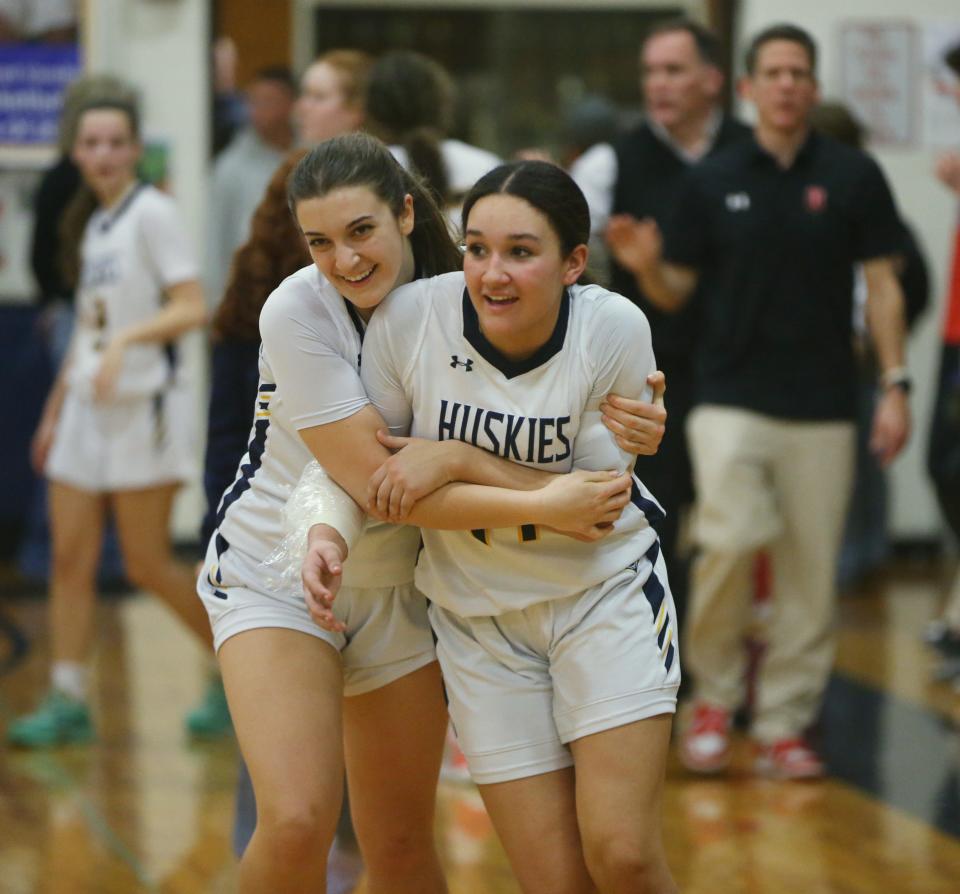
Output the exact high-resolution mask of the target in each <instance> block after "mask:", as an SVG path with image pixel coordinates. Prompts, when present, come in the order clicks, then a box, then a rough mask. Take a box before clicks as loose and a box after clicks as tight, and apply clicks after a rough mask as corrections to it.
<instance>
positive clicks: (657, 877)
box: [570, 714, 677, 894]
mask: <svg viewBox="0 0 960 894" xmlns="http://www.w3.org/2000/svg"><path fill="white" fill-rule="evenodd" d="M672 719H673V715H670V714H662V715H660V716H658V717H652V718H650V719H648V720H640V721H637V722H636V723H629V724H626V725H625V726H619V727H616V728H615V729H611V730H606V731H604V732H602V733H597V734H595V735H592V736H584V737H583V738H582V739H578V740H577V741H575V742H572V743H571V745H570V748H571V750H572V751H573V757H574V761H575V762H576V768H577V769H576V773H577V816H578V818H579V823H580V835H581V837H582V839H583V852H584V855H585V857H586V861H587V865H588V866H589V867H590V874H591V876H592V877H593V879H594V881H595V882H596V884H597V887H598V888H599V889H600V891H601V892H603V894H676V891H677V886H676V885H675V884H674V881H673V879H672V878H671V876H670V870H669V868H668V867H667V860H666V855H665V854H664V850H663V837H662V830H661V812H662V800H663V779H664V769H665V765H666V759H667V749H668V747H669V744H670V725H671V722H672Z"/></svg>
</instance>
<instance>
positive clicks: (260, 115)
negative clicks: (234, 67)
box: [206, 67, 297, 304]
mask: <svg viewBox="0 0 960 894" xmlns="http://www.w3.org/2000/svg"><path fill="white" fill-rule="evenodd" d="M296 95H297V93H296V86H295V85H294V82H293V78H292V76H291V74H290V72H289V71H288V70H287V69H286V68H279V67H278V68H264V69H262V70H261V71H259V72H257V74H256V75H254V77H253V80H252V81H251V82H250V85H249V87H248V88H247V104H248V107H249V111H250V123H249V126H248V127H247V128H245V129H244V130H243V131H241V132H240V133H239V134H238V135H237V136H236V137H234V139H233V141H232V142H231V143H230V145H229V146H228V147H227V148H226V149H224V151H223V152H222V153H221V154H220V156H219V157H218V158H217V160H216V163H215V164H214V166H213V178H212V183H211V188H210V215H209V220H208V223H209V236H208V244H207V265H206V266H207V292H208V296H209V300H210V301H211V302H213V303H215V304H216V303H218V302H219V301H220V298H221V297H222V295H223V288H224V285H225V284H226V279H227V273H228V272H229V270H230V262H231V260H232V259H233V253H234V252H235V251H236V250H237V248H238V247H239V246H240V245H242V244H243V243H244V242H245V241H246V238H247V236H248V234H249V232H250V218H251V217H253V212H254V210H255V209H256V207H257V204H258V203H259V202H260V199H261V198H262V197H263V193H264V190H266V188H267V184H268V183H269V182H270V178H271V177H272V176H273V173H274V171H276V170H277V167H278V165H279V164H280V163H281V162H282V161H283V159H284V155H285V153H286V152H287V151H288V150H289V149H290V147H291V145H292V144H293V124H292V120H291V119H292V114H293V105H294V102H295V101H296Z"/></svg>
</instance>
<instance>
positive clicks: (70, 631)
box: [7, 100, 210, 748]
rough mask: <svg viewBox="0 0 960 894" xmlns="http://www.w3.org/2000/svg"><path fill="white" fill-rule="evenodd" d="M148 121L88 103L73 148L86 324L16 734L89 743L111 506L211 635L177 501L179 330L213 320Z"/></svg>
mask: <svg viewBox="0 0 960 894" xmlns="http://www.w3.org/2000/svg"><path fill="white" fill-rule="evenodd" d="M140 152H141V143H140V135H139V116H138V114H137V110H136V108H135V106H133V105H132V104H131V103H129V102H125V101H123V100H101V101H96V102H91V103H89V104H87V105H86V106H85V107H84V108H83V109H82V110H81V111H80V113H79V115H78V121H77V131H76V137H75V139H74V144H73V151H72V154H73V159H74V161H75V162H76V164H77V166H78V168H79V169H80V173H81V176H82V178H83V182H84V188H83V189H81V190H80V191H79V192H78V193H77V195H76V197H75V199H74V202H73V204H72V206H71V208H70V209H68V212H67V214H66V216H65V227H66V233H65V238H64V240H63V243H62V247H63V249H64V251H65V257H64V259H63V260H64V267H65V272H66V273H67V276H68V279H70V280H71V281H75V282H76V283H77V299H76V301H77V322H76V327H75V329H74V334H73V337H72V340H71V346H70V349H69V353H68V358H67V360H66V361H65V362H64V365H63V368H62V369H61V371H60V374H59V376H58V379H57V383H56V385H55V386H54V389H53V391H52V392H51V395H50V397H49V398H48V400H47V403H46V406H45V407H44V411H43V415H42V417H41V420H40V424H39V426H38V429H37V433H36V435H35V436H34V440H33V444H32V459H33V464H34V467H35V468H36V469H37V470H38V471H42V472H44V473H45V474H46V476H47V478H48V480H49V482H50V491H49V498H50V521H51V531H52V535H53V560H52V568H51V593H50V615H49V627H50V634H51V640H52V642H51V652H52V667H51V686H50V690H49V692H48V694H47V696H46V698H45V699H44V700H43V701H42V703H41V704H40V706H39V707H38V708H37V710H36V711H34V712H33V713H31V714H28V715H26V716H25V717H20V718H18V719H17V720H15V721H14V722H13V723H12V724H11V725H10V726H9V727H8V729H7V739H8V741H10V742H11V743H12V744H15V745H19V746H22V747H28V748H37V747H50V746H55V745H61V744H66V743H70V742H81V741H87V740H89V739H90V738H91V737H92V735H93V724H92V722H91V719H90V711H89V707H88V705H87V667H86V661H87V657H88V654H89V651H90V648H91V644H92V640H93V634H94V614H95V592H94V584H95V574H96V568H97V562H98V559H99V555H100V544H101V540H102V535H103V526H104V520H105V517H106V513H107V509H108V508H109V509H110V510H112V512H113V515H114V518H115V520H116V525H117V531H118V534H119V538H120V546H121V550H122V553H123V558H124V564H125V567H126V571H127V576H128V578H129V579H130V581H131V582H132V583H133V584H134V585H136V586H137V587H139V588H143V589H147V590H150V591H152V592H154V593H156V594H157V595H159V596H160V597H161V598H162V599H163V600H164V601H165V602H166V603H167V604H168V605H169V606H170V607H171V608H172V609H173V610H174V611H175V612H176V613H177V614H178V615H179V616H180V618H181V619H182V620H183V621H184V622H185V623H186V624H187V625H188V626H189V627H190V628H191V629H192V630H193V631H194V632H195V633H197V635H198V636H200V637H201V638H203V639H204V640H205V641H207V642H209V638H210V630H209V626H208V624H207V623H206V618H205V617H204V614H203V612H202V611H198V608H199V607H198V606H197V604H196V600H195V598H193V592H192V591H193V586H192V583H193V575H192V573H191V570H190V568H189V567H188V566H186V565H184V564H183V563H181V562H178V561H176V560H175V559H174V557H173V555H172V552H171V544H170V531H169V521H170V511H171V508H172V505H173V498H174V495H175V494H176V491H177V489H178V487H179V485H180V484H181V483H183V482H184V481H185V480H188V479H189V478H190V477H191V475H192V468H193V461H194V445H193V442H192V439H191V438H190V433H189V424H188V420H189V418H190V403H191V395H190V392H189V390H188V387H187V382H186V381H185V380H184V378H183V373H182V370H181V369H180V368H179V365H178V364H177V362H176V340H177V339H178V338H179V337H180V336H181V335H183V334H184V333H185V332H187V331H189V330H190V329H193V328H196V327H198V326H200V325H202V324H203V322H204V319H205V312H204V305H203V296H202V294H201V290H200V285H199V282H198V279H197V268H196V263H195V260H194V258H193V253H192V251H191V249H190V246H189V244H188V242H187V238H186V234H185V231H184V228H183V226H182V224H181V222H180V219H179V215H178V214H177V211H176V208H175V206H174V204H173V202H172V200H171V199H170V198H169V197H168V196H165V195H164V194H163V193H161V192H159V191H158V190H156V189H154V188H153V187H151V186H148V185H146V184H144V183H141V182H139V181H138V179H137V163H138V161H139V158H140Z"/></svg>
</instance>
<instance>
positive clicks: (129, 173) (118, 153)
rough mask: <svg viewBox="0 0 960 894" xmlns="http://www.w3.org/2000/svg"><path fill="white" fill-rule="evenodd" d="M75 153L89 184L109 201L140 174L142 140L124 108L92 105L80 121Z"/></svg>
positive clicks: (73, 152)
mask: <svg viewBox="0 0 960 894" xmlns="http://www.w3.org/2000/svg"><path fill="white" fill-rule="evenodd" d="M71 157H72V158H73V161H74V163H75V164H76V166H77V167H78V168H79V169H80V174H81V176H82V177H83V179H84V182H85V183H86V184H87V186H89V187H90V188H91V189H92V190H93V192H94V193H95V194H96V196H97V198H98V199H99V200H100V202H101V203H103V204H105V205H109V204H111V203H112V202H113V201H114V200H115V199H116V198H118V197H119V196H120V195H121V194H122V193H123V191H124V190H125V189H126V188H127V187H128V186H129V185H130V184H131V183H132V182H133V181H134V179H135V177H136V170H137V161H138V160H139V158H140V141H139V140H138V139H137V138H136V136H135V134H134V132H133V126H132V124H131V122H130V119H129V118H128V117H127V115H126V114H125V113H124V112H123V111H121V110H120V109H110V108H106V109H88V110H87V111H85V112H84V113H83V114H82V115H81V116H80V120H79V122H78V123H77V136H76V139H75V140H74V143H73V151H72V153H71Z"/></svg>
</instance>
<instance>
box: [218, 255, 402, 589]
mask: <svg viewBox="0 0 960 894" xmlns="http://www.w3.org/2000/svg"><path fill="white" fill-rule="evenodd" d="M362 332H363V324H362V321H361V320H360V318H359V316H358V315H356V312H355V311H353V310H352V306H351V305H348V304H347V302H346V301H345V300H344V299H343V297H342V296H341V295H340V294H339V293H338V292H337V290H336V289H335V288H334V287H333V286H332V285H330V283H329V282H328V281H327V280H326V279H325V278H324V277H323V275H322V274H321V273H320V272H319V271H318V270H317V268H316V267H314V266H313V265H310V266H309V267H305V268H303V269H302V270H299V271H297V272H296V273H294V274H293V275H292V276H289V277H287V279H285V280H284V281H283V282H282V283H281V284H280V285H279V286H278V287H277V288H276V289H275V290H274V292H273V293H272V294H271V295H270V297H269V298H268V299H267V302H266V304H265V305H264V307H263V310H262V311H261V314H260V336H261V338H262V339H263V341H262V344H261V348H260V385H259V393H258V395H257V404H256V409H255V412H254V422H253V429H252V430H251V434H250V443H249V446H248V449H247V453H246V454H245V455H244V457H243V459H242V460H241V461H240V468H239V469H238V470H237V477H236V478H235V479H234V482H233V484H231V485H230V487H228V488H227V490H226V492H225V493H224V495H223V498H222V499H221V501H220V506H219V508H218V510H217V530H218V534H219V535H220V536H222V537H223V538H225V539H226V542H227V543H228V544H230V545H232V546H236V547H237V548H239V549H242V550H243V551H244V552H246V553H247V554H248V555H251V556H253V557H255V558H259V559H261V560H262V559H264V558H266V557H267V556H269V555H270V553H271V552H273V550H274V549H275V548H276V547H277V545H278V544H279V543H280V540H281V539H282V538H283V507H284V505H285V504H286V502H287V498H288V497H289V495H290V492H291V491H292V490H293V488H294V486H295V485H296V483H297V481H298V480H299V479H300V475H301V474H302V473H303V470H304V467H305V466H306V465H307V463H308V462H310V460H312V459H313V455H312V454H311V453H310V450H309V449H308V447H307V445H306V444H304V442H303V440H302V439H301V438H300V435H299V431H300V429H305V428H311V427H312V426H315V425H324V424H326V423H330V422H336V421H338V420H340V419H346V418H347V417H349V416H352V415H353V414H354V413H356V412H358V411H359V410H360V409H362V408H363V407H364V406H366V405H367V404H368V403H369V401H368V400H367V396H366V394H365V393H364V390H363V384H362V383H361V381H360V374H359V365H360V345H361V339H362ZM215 536H216V535H215ZM419 543H420V535H419V531H418V530H417V529H416V528H412V527H410V526H409V525H407V526H401V525H384V524H379V523H377V524H368V526H367V528H366V529H365V531H364V533H363V534H362V536H361V537H360V539H359V541H358V542H357V543H356V544H355V546H354V548H353V549H352V550H351V551H350V561H349V562H348V563H346V565H345V567H344V576H343V577H344V584H345V585H347V586H354V587H379V586H395V585H399V584H403V583H407V582H409V581H410V580H412V579H413V566H414V562H415V560H416V554H417V549H418V547H419Z"/></svg>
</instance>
